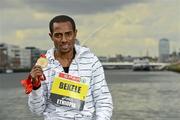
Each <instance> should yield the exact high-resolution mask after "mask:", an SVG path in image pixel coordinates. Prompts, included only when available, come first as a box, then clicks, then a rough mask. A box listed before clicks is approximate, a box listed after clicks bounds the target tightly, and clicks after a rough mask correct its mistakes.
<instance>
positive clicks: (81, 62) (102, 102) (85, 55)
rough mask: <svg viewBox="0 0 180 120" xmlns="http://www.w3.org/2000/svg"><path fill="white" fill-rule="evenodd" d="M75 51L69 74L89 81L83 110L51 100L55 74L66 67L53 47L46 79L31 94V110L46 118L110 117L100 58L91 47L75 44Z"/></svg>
mask: <svg viewBox="0 0 180 120" xmlns="http://www.w3.org/2000/svg"><path fill="white" fill-rule="evenodd" d="M75 50H76V55H75V58H74V59H73V61H72V63H71V65H70V67H69V74H71V75H75V76H79V77H81V78H82V79H83V81H84V83H87V84H88V85H89V90H88V94H87V97H86V99H85V105H84V109H83V110H82V111H78V110H75V109H73V108H69V107H65V106H55V105H54V104H53V103H51V101H50V90H51V85H52V82H53V78H54V76H56V75H58V74H59V72H63V71H64V70H63V67H62V66H61V64H60V63H59V62H58V61H57V60H55V58H54V48H52V49H50V50H48V51H47V53H46V57H47V59H48V66H47V67H46V68H44V69H43V72H44V75H45V76H46V80H45V81H43V82H41V87H40V88H39V89H38V90H33V91H32V92H31V93H30V94H29V99H28V105H29V107H30V110H31V111H32V112H33V113H35V114H38V115H44V119H45V120H110V119H111V116H112V110H113V104H112V97H111V94H110V92H109V89H108V86H107V83H106V80H105V76H104V70H103V67H102V65H101V63H100V61H99V60H98V58H97V57H96V56H95V55H94V54H93V53H91V52H90V50H89V49H88V48H85V47H81V46H79V45H75Z"/></svg>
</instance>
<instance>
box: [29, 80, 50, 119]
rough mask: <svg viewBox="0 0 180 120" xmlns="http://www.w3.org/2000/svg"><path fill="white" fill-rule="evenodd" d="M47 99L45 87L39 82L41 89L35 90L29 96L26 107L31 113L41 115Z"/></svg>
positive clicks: (44, 84)
mask: <svg viewBox="0 0 180 120" xmlns="http://www.w3.org/2000/svg"><path fill="white" fill-rule="evenodd" d="M46 99H47V85H46V83H45V82H44V81H43V82H41V87H40V88H39V89H37V90H33V91H32V92H31V93H30V94H29V99H28V106H29V108H30V110H31V112H32V113H35V114H37V115H42V113H43V112H44V110H45V108H46Z"/></svg>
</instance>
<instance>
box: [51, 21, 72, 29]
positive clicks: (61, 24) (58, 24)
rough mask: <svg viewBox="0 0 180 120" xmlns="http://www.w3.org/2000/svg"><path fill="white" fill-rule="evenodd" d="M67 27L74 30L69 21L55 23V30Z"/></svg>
mask: <svg viewBox="0 0 180 120" xmlns="http://www.w3.org/2000/svg"><path fill="white" fill-rule="evenodd" d="M65 26H68V27H70V28H72V24H71V22H69V21H66V22H54V23H53V27H54V28H55V27H65Z"/></svg>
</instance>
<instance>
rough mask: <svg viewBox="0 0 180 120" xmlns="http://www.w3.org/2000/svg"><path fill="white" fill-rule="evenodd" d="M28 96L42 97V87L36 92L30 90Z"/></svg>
mask: <svg viewBox="0 0 180 120" xmlns="http://www.w3.org/2000/svg"><path fill="white" fill-rule="evenodd" d="M29 95H30V96H34V97H36V96H41V95H42V87H41V86H40V87H39V88H38V89H36V90H34V89H33V90H32V92H31V93H30V94H29Z"/></svg>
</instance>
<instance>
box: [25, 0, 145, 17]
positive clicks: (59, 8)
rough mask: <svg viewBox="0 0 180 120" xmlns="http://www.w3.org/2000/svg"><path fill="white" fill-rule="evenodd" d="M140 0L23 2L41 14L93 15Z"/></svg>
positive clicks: (34, 0)
mask: <svg viewBox="0 0 180 120" xmlns="http://www.w3.org/2000/svg"><path fill="white" fill-rule="evenodd" d="M139 1H141V2H142V0H31V1H29V0H24V4H26V5H27V6H28V7H30V8H33V9H36V10H37V11H41V12H48V13H49V12H50V13H61V14H62V13H64V14H93V13H99V12H106V11H113V10H117V9H119V8H121V7H123V6H126V5H129V4H132V3H137V2H139Z"/></svg>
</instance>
